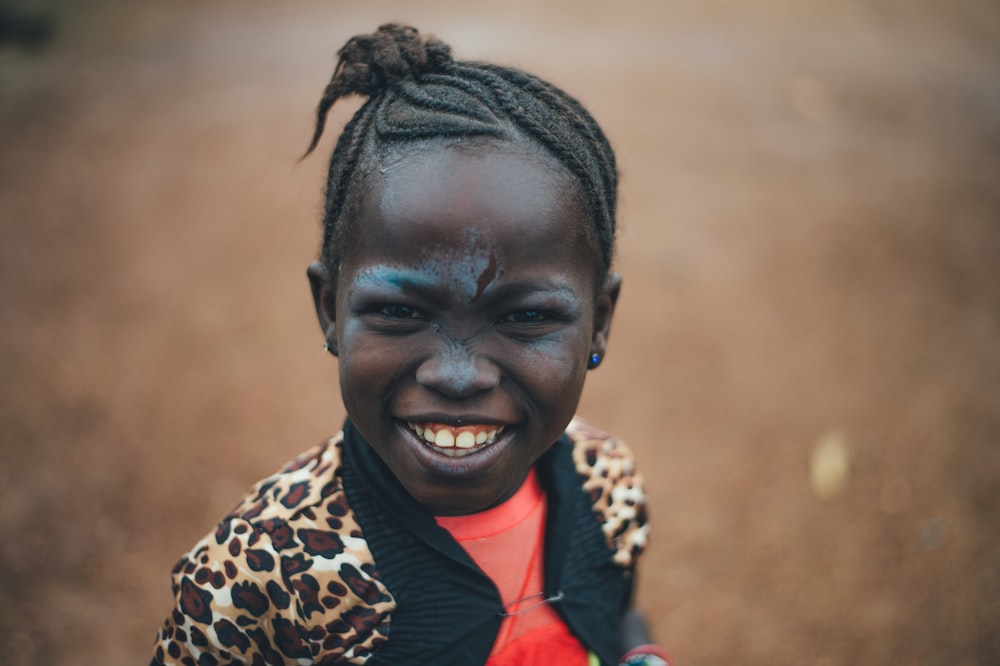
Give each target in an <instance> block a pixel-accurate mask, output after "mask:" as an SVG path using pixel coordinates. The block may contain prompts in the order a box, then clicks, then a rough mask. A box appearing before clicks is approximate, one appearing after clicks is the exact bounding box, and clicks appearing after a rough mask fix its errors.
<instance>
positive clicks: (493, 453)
mask: <svg viewBox="0 0 1000 666" xmlns="http://www.w3.org/2000/svg"><path fill="white" fill-rule="evenodd" d="M397 428H398V429H399V431H400V432H401V434H402V436H403V438H404V440H406V442H407V443H408V444H409V446H410V448H411V449H412V450H413V455H414V457H415V458H416V459H417V461H418V462H419V463H420V465H421V466H422V467H424V468H427V469H430V470H433V471H434V472H436V473H438V474H441V475H443V476H448V477H453V478H459V477H470V476H478V475H480V474H482V473H484V472H486V471H488V470H489V469H490V468H491V467H492V466H493V463H494V461H496V459H497V458H498V457H499V456H501V455H503V451H504V449H506V448H507V447H508V446H509V445H510V442H511V434H512V431H513V428H511V427H510V426H507V427H505V428H504V429H503V431H502V432H500V433H499V434H498V435H497V438H496V439H495V440H494V441H493V443H492V444H481V445H480V446H478V447H477V448H474V449H470V453H468V454H466V455H463V456H457V457H456V456H449V455H448V454H446V453H444V452H442V451H440V450H438V449H436V448H435V447H434V446H433V445H432V444H429V443H427V442H426V441H425V440H424V438H423V437H418V436H417V433H415V432H413V430H412V429H410V427H409V425H407V424H406V423H403V422H400V423H398V424H397Z"/></svg>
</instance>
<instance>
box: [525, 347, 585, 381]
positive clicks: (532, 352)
mask: <svg viewBox="0 0 1000 666" xmlns="http://www.w3.org/2000/svg"><path fill="white" fill-rule="evenodd" d="M588 349H589V344H584V343H583V341H582V340H581V339H573V340H560V341H553V342H541V343H536V344H532V345H530V346H527V347H526V348H524V349H523V350H522V351H521V353H520V354H519V363H518V364H519V367H520V370H521V372H522V373H524V374H526V375H530V376H531V377H532V378H533V383H534V384H535V385H538V386H543V387H545V388H547V389H549V390H550V391H554V392H557V393H562V392H564V391H568V390H572V389H573V387H574V386H575V385H576V384H580V385H582V384H583V378H584V377H585V375H586V369H587V358H586V353H587V350H588Z"/></svg>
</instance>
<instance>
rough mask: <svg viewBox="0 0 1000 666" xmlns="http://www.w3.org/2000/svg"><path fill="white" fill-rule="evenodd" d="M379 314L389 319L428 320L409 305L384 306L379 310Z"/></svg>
mask: <svg viewBox="0 0 1000 666" xmlns="http://www.w3.org/2000/svg"><path fill="white" fill-rule="evenodd" d="M378 313H379V314H380V315H382V316H383V317H388V318H389V319H399V320H407V319H426V317H424V315H423V313H421V312H420V311H419V310H417V309H416V308H411V307H410V306H409V305H382V306H380V307H379V308H378Z"/></svg>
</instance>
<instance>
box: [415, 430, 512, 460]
mask: <svg viewBox="0 0 1000 666" xmlns="http://www.w3.org/2000/svg"><path fill="white" fill-rule="evenodd" d="M406 426H407V427H408V428H409V429H410V430H412V431H413V432H414V433H415V434H416V435H417V437H419V438H420V439H422V440H423V441H424V442H425V443H426V444H427V445H428V446H429V447H430V448H431V449H433V450H434V451H436V452H438V453H441V454H444V455H446V456H449V457H452V458H461V457H464V456H468V455H471V454H473V453H477V452H479V451H481V450H482V449H485V448H487V447H489V446H490V445H492V444H493V443H494V442H496V440H497V438H498V437H500V436H501V435H502V434H503V432H504V426H497V425H491V424H479V425H467V426H458V427H456V426H450V425H447V424H444V423H432V422H429V423H413V422H410V421H407V422H406Z"/></svg>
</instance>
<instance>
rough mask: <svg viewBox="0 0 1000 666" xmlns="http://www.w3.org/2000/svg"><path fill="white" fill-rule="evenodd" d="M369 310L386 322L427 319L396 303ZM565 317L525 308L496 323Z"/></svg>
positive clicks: (528, 323) (525, 325)
mask: <svg viewBox="0 0 1000 666" xmlns="http://www.w3.org/2000/svg"><path fill="white" fill-rule="evenodd" d="M371 312H372V313H373V314H375V315H377V316H379V317H381V318H383V319H385V320H387V323H389V322H391V323H394V324H397V325H400V326H403V325H407V324H416V323H417V322H420V321H426V320H428V317H427V316H426V315H425V314H424V313H423V312H421V311H420V310H418V309H417V308H415V307H412V306H409V305H401V304H398V303H389V304H383V305H377V306H375V307H373V308H372V309H371ZM565 319H566V318H565V317H564V316H562V315H560V314H558V313H556V312H551V311H549V310H536V309H533V308H525V309H523V310H514V311H513V312H509V313H507V314H505V315H503V316H502V317H500V319H498V320H497V324H501V325H507V326H511V327H518V328H521V329H522V330H524V329H530V328H531V327H536V326H545V325H548V324H554V323H558V322H561V321H565Z"/></svg>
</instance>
